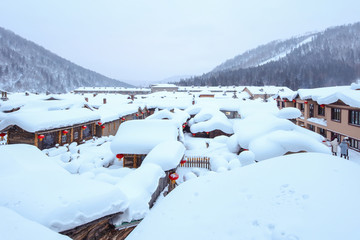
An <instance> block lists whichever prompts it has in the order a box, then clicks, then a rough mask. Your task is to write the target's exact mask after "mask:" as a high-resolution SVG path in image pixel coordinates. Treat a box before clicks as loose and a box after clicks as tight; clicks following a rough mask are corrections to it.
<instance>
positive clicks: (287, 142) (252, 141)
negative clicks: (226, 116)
mask: <svg viewBox="0 0 360 240" xmlns="http://www.w3.org/2000/svg"><path fill="white" fill-rule="evenodd" d="M234 132H235V134H234V135H235V136H236V138H237V143H238V144H239V145H240V147H242V148H245V149H249V150H251V151H252V152H253V153H254V154H255V159H256V160H264V159H267V158H271V157H276V156H281V155H283V154H285V153H287V152H300V151H309V152H320V153H330V152H329V149H328V148H327V147H326V146H325V145H324V144H323V143H322V141H323V140H324V137H322V136H321V135H319V134H317V133H315V132H312V131H309V130H307V129H304V128H301V127H299V126H297V125H295V124H294V123H292V122H290V121H289V120H286V119H281V118H278V117H276V116H274V115H272V114H262V115H259V114H255V115H251V116H249V117H247V118H245V119H242V120H239V121H237V122H235V123H234ZM234 144H235V143H234V142H233V141H228V148H229V150H230V151H233V150H236V147H235V146H234Z"/></svg>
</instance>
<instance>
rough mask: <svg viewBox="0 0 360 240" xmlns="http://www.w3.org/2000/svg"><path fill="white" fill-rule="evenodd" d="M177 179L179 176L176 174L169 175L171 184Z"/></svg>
mask: <svg viewBox="0 0 360 240" xmlns="http://www.w3.org/2000/svg"><path fill="white" fill-rule="evenodd" d="M178 178H179V174H177V173H176V172H174V173H171V174H170V175H169V179H170V180H171V182H172V183H175V181H176V180H177V179H178Z"/></svg>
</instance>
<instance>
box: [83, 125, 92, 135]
mask: <svg viewBox="0 0 360 240" xmlns="http://www.w3.org/2000/svg"><path fill="white" fill-rule="evenodd" d="M86 127H87V128H85V129H84V130H83V139H85V138H89V137H91V136H92V125H91V124H88V125H86Z"/></svg>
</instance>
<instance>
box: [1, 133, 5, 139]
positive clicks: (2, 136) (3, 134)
mask: <svg viewBox="0 0 360 240" xmlns="http://www.w3.org/2000/svg"><path fill="white" fill-rule="evenodd" d="M5 135H6V133H0V137H1V141H2V140H4V137H5Z"/></svg>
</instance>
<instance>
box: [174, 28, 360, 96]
mask: <svg viewBox="0 0 360 240" xmlns="http://www.w3.org/2000/svg"><path fill="white" fill-rule="evenodd" d="M304 41H305V42H304ZM301 43H302V44H301ZM281 52H282V53H286V54H284V55H283V56H281V57H279V58H277V59H271V58H272V57H276V56H277V55H279V54H280V53H281ZM262 61H263V62H262ZM261 63H263V64H261ZM358 78H360V23H359V22H358V23H354V24H348V25H342V26H336V27H331V28H328V29H326V30H324V31H321V32H317V33H309V34H304V35H300V36H298V37H293V38H289V39H286V40H275V41H272V42H270V43H267V44H264V45H261V46H259V47H257V48H254V49H251V50H249V51H246V52H244V53H243V54H240V55H237V56H235V57H234V58H232V59H229V60H226V61H225V62H223V63H222V64H220V65H218V66H216V67H215V68H214V69H213V70H212V71H211V72H209V73H206V74H203V75H202V76H197V77H193V78H189V79H182V80H181V81H180V82H179V84H180V85H210V86H217V85H255V86H263V85H277V86H287V87H290V88H292V89H298V88H314V87H326V86H335V85H346V84H350V83H351V82H354V81H355V80H356V79H358Z"/></svg>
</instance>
